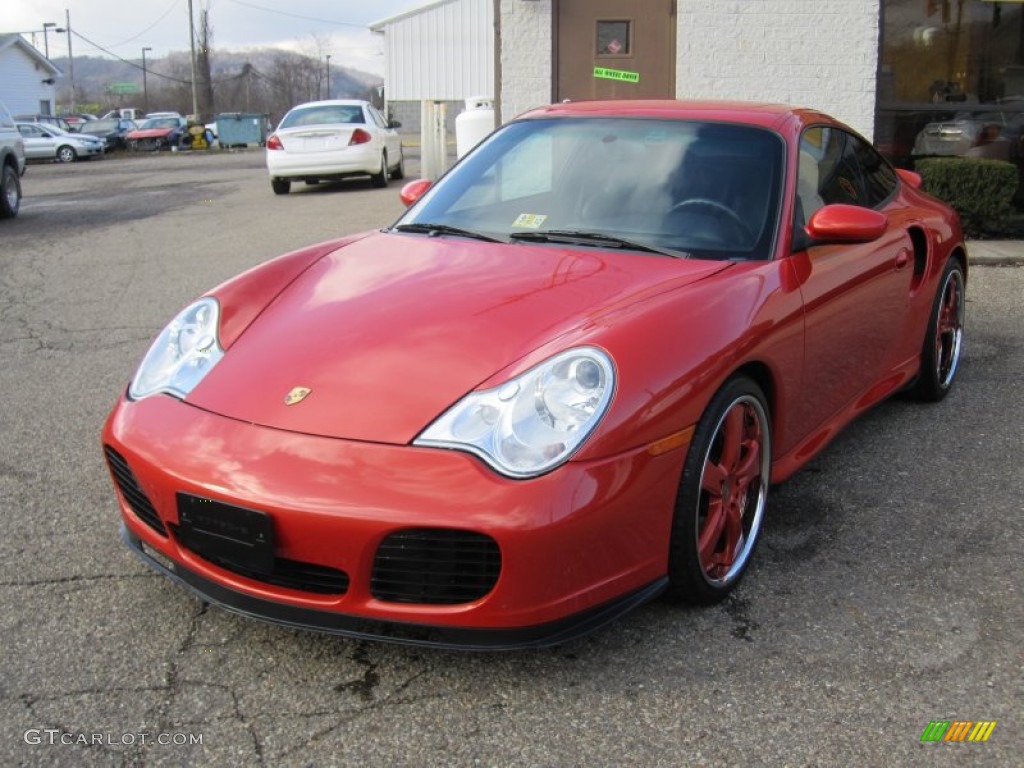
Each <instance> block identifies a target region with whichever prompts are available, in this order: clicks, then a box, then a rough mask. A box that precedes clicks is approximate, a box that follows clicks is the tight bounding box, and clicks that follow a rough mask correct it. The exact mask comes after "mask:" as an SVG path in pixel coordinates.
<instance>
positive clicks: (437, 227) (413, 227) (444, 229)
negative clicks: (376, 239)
mask: <svg viewBox="0 0 1024 768" xmlns="http://www.w3.org/2000/svg"><path fill="white" fill-rule="evenodd" d="M393 231H394V232H425V233H426V234H427V235H429V236H430V237H437V236H438V235H459V236H461V237H472V238H474V239H476V240H486V241H487V242H489V243H503V242H505V241H504V240H499V239H498V238H496V237H491V236H490V235H485V234H484V233H483V232H475V231H473V230H472V229H463V228H462V227H453V226H452V225H451V224H428V223H420V222H416V223H415V224H399V225H398V226H397V227H394V228H393Z"/></svg>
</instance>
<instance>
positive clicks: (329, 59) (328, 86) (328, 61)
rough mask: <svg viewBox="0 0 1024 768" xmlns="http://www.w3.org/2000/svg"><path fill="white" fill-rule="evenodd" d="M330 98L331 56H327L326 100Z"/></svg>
mask: <svg viewBox="0 0 1024 768" xmlns="http://www.w3.org/2000/svg"><path fill="white" fill-rule="evenodd" d="M330 98H331V54H329V53H328V54H327V99H328V101H330Z"/></svg>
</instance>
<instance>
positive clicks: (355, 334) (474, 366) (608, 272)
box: [186, 233, 728, 444]
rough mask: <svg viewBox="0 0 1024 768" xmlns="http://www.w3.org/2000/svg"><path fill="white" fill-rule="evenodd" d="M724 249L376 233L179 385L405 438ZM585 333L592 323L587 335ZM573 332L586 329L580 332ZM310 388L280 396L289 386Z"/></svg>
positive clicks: (325, 261) (291, 415)
mask: <svg viewBox="0 0 1024 768" xmlns="http://www.w3.org/2000/svg"><path fill="white" fill-rule="evenodd" d="M727 266H728V263H726V262H708V261H689V260H678V259H671V258H666V257H661V256H652V255H645V254H637V253H623V252H621V251H620V252H612V251H605V250H599V249H594V248H582V249H569V248H564V247H553V246H550V245H526V244H517V245H506V244H500V243H485V242H480V241H473V240H464V239H460V238H449V237H427V236H422V235H409V234H404V235H403V234H385V233H377V234H374V235H371V236H369V237H366V238H364V239H361V240H358V241H356V242H354V243H352V244H350V245H347V246H344V247H341V248H339V249H337V250H335V251H333V252H330V253H328V254H326V255H325V256H324V257H323V258H321V259H320V260H319V261H317V262H316V263H314V264H313V265H312V266H311V267H310V268H309V269H308V270H306V271H305V272H303V273H302V274H301V276H299V277H298V278H297V279H296V280H295V281H294V282H293V283H291V284H290V285H289V286H288V287H287V288H286V289H285V290H284V291H282V292H281V294H280V295H278V296H277V298H275V299H274V300H273V301H272V302H271V303H270V305H269V306H268V307H267V308H266V309H265V310H264V311H263V312H262V313H261V314H260V315H259V316H258V317H257V318H256V319H255V320H254V321H253V322H252V323H251V325H249V327H248V328H247V329H246V330H245V331H244V332H243V333H242V334H241V335H240V336H239V337H238V338H237V340H235V341H234V343H233V344H231V345H230V347H229V348H228V350H227V352H226V354H225V355H224V358H223V359H222V360H221V361H220V362H219V363H218V364H217V366H216V367H215V368H214V369H213V370H212V371H211V372H210V373H209V374H208V375H207V376H206V378H205V379H203V381H202V382H201V383H200V384H199V385H198V386H197V387H196V388H195V390H193V392H192V393H191V394H190V395H189V396H188V397H187V398H186V402H188V403H190V404H192V405H195V406H197V407H199V408H203V409H205V410H208V411H211V412H214V413H218V414H222V415H224V416H227V417H230V418H234V419H239V420H242V421H247V422H251V423H254V424H260V425H263V426H268V427H274V428H278V429H284V430H289V431H295V432H302V433H306V434H316V435H324V436H330V437H339V438H347V439H352V440H363V441H372V442H381V443H391V444H406V443H408V442H410V441H411V440H412V439H413V438H414V437H415V436H416V435H417V434H419V432H421V431H422V430H423V429H424V428H425V427H426V426H427V425H428V424H430V422H432V421H433V420H434V419H435V418H437V417H438V416H439V415H440V414H441V413H442V412H443V411H444V410H445V409H447V408H448V407H449V406H451V405H452V404H453V403H455V402H457V401H458V400H459V399H460V398H461V397H462V396H464V395H465V394H466V393H467V392H469V391H471V390H473V389H474V388H476V387H478V386H479V385H480V384H481V383H483V382H485V381H486V380H487V379H489V378H490V377H493V376H494V375H495V374H498V373H499V372H502V371H504V369H506V368H508V367H509V366H511V365H513V364H515V363H516V362H517V361H521V360H522V359H523V358H524V357H525V356H527V355H529V354H530V353H531V352H533V351H535V350H537V349H538V348H540V347H541V346H543V345H546V344H550V343H551V342H552V341H553V340H556V339H557V338H559V337H560V336H563V335H566V334H569V333H570V332H572V331H577V333H576V334H575V335H574V336H573V337H572V338H573V340H574V341H572V342H570V341H566V344H567V345H568V344H570V343H578V342H577V341H575V340H576V339H579V338H581V334H580V333H579V331H580V329H584V330H585V331H590V333H589V338H588V340H590V341H592V342H594V341H596V343H600V342H599V332H600V328H601V318H602V315H607V314H608V313H610V312H613V311H616V310H618V309H621V308H622V307H623V306H624V305H635V304H637V303H639V302H641V301H643V300H644V299H645V298H647V297H651V296H654V295H658V294H660V293H662V292H664V291H666V290H673V289H676V288H678V287H681V286H684V285H686V284H688V283H692V282H694V281H697V280H700V279H703V278H705V277H707V276H709V275H711V274H714V273H716V272H719V271H721V270H722V269H725V268H726V267H727ZM594 334H598V338H595V336H594ZM583 335H584V336H587V335H588V334H587V333H584V334H583ZM298 387H303V388H308V389H309V390H310V392H309V395H308V396H307V397H306V398H305V399H303V400H302V401H301V402H299V403H296V404H294V405H290V406H289V405H286V404H285V397H286V396H287V395H288V394H289V393H290V392H292V391H293V390H294V389H295V388H298Z"/></svg>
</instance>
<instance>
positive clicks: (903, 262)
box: [893, 248, 910, 270]
mask: <svg viewBox="0 0 1024 768" xmlns="http://www.w3.org/2000/svg"><path fill="white" fill-rule="evenodd" d="M909 263H910V251H908V250H907V249H906V248H904V249H902V250H901V251H900V252H899V253H898V254H896V261H894V262H893V266H894V267H896V269H897V270H900V269H903V268H904V267H905V266H907V264H909Z"/></svg>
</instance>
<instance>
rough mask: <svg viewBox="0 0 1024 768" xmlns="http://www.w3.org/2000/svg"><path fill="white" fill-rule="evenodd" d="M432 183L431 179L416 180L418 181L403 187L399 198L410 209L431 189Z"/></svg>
mask: <svg viewBox="0 0 1024 768" xmlns="http://www.w3.org/2000/svg"><path fill="white" fill-rule="evenodd" d="M432 183H433V182H431V181H430V179H416V181H410V182H409V183H408V184H406V185H405V186H404V187H402V191H401V192H399V193H398V196H399V197H400V198H401V199H402V202H403V203H405V205H406V207H408V206H410V205H412V204H413V203H415V202H416V201H417V200H419V199H420V198H421V197H423V195H424V193H425V192H426V191H427V190H428V189H430V185H431V184H432Z"/></svg>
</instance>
